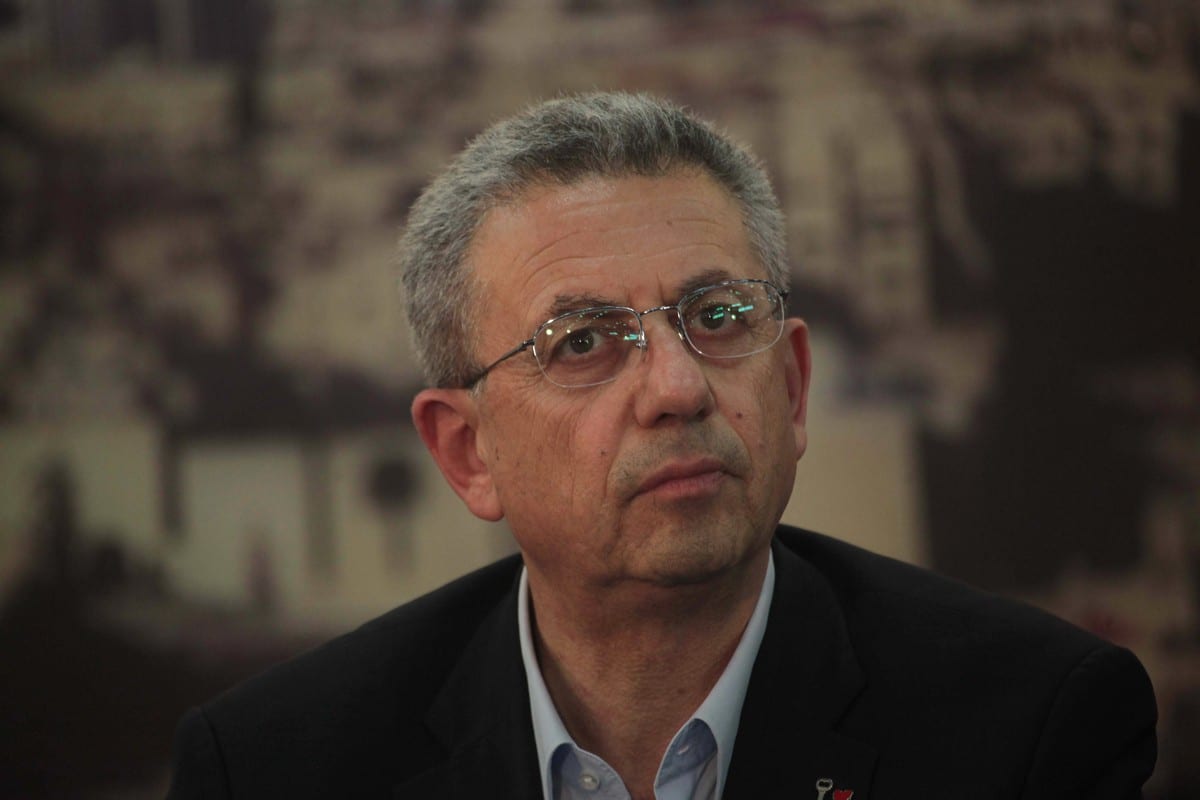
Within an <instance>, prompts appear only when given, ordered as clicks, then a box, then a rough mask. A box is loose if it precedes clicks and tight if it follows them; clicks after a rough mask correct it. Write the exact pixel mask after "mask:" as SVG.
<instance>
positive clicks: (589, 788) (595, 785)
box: [579, 772, 600, 792]
mask: <svg viewBox="0 0 1200 800" xmlns="http://www.w3.org/2000/svg"><path fill="white" fill-rule="evenodd" d="M579 785H580V787H582V788H583V790H584V791H585V792H594V791H596V790H597V789H599V788H600V779H599V778H597V777H596V776H595V775H593V774H592V773H590V772H585V773H583V774H582V775H580V776H579Z"/></svg>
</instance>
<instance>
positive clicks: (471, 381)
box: [462, 338, 534, 389]
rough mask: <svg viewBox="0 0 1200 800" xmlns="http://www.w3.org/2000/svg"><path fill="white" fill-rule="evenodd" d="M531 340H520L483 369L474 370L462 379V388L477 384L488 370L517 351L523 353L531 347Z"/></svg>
mask: <svg viewBox="0 0 1200 800" xmlns="http://www.w3.org/2000/svg"><path fill="white" fill-rule="evenodd" d="M533 342H534V340H533V339H532V338H531V339H526V340H525V341H523V342H521V343H520V344H519V345H517V346H516V347H514V348H513V349H512V350H509V351H508V352H507V353H505V354H504V355H502V356H500V357H499V358H497V359H496V360H495V361H493V362H492V363H491V364H488V365H487V366H486V367H484V368H483V369H481V370H479V371H478V372H476V373H475V374H474V375H473V376H472V377H471V378H469V379H468V380H465V381H463V384H462V388H464V389H470V388H471V387H472V386H474V385H475V384H477V383H479V382H480V381H481V380H483V379H484V378H485V377H486V376H487V374H488V373H489V372H491V371H492V370H494V369H495V368H496V367H498V366H500V365H501V364H502V363H504V362H505V361H507V360H508V359H510V358H512V357H513V356H515V355H516V354H517V353H523V352H525V351H526V350H528V349H529V348H531V347H533Z"/></svg>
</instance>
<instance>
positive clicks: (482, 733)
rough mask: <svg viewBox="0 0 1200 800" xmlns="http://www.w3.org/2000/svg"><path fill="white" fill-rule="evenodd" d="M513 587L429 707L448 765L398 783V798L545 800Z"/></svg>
mask: <svg viewBox="0 0 1200 800" xmlns="http://www.w3.org/2000/svg"><path fill="white" fill-rule="evenodd" d="M516 587H517V584H516V581H515V580H514V581H513V585H512V588H511V589H510V591H509V592H508V593H507V594H506V595H505V596H504V599H503V601H502V602H501V603H500V604H499V605H497V607H496V608H495V609H494V610H493V611H492V613H491V614H490V615H489V616H488V617H487V619H485V621H484V622H483V624H482V625H481V626H480V628H479V630H478V631H477V632H476V634H475V636H474V637H473V638H472V640H471V641H470V643H469V644H468V645H467V647H466V648H465V649H464V650H463V655H462V657H461V658H460V659H459V661H458V664H457V666H456V667H455V669H454V671H453V672H452V673H451V674H450V677H449V678H448V679H447V681H446V683H445V684H444V686H443V687H442V690H441V691H440V692H439V693H438V696H437V697H436V698H435V699H434V701H433V704H432V705H431V706H430V710H429V713H428V715H427V716H426V724H427V725H428V727H429V729H430V731H431V732H432V733H433V735H434V737H435V738H436V739H437V740H438V741H439V742H440V743H441V744H442V745H443V746H444V747H445V748H446V751H447V757H446V759H445V760H443V761H441V762H439V763H436V764H432V765H431V766H430V768H429V769H428V770H426V771H425V772H423V773H421V774H420V775H417V776H416V777H415V778H412V779H410V780H407V781H405V782H403V783H401V784H398V785H397V786H396V787H395V792H394V796H395V797H396V798H397V800H400V799H401V798H403V800H416V798H438V800H441V798H461V799H462V800H467V799H468V798H479V797H488V798H497V800H504V798H512V800H530V798H537V797H541V795H542V786H541V778H540V777H539V774H538V765H537V752H536V748H535V746H534V740H533V722H532V719H531V718H530V713H529V690H528V688H527V686H526V683H525V670H524V667H523V666H522V664H521V652H520V640H519V638H518V633H517V588H516Z"/></svg>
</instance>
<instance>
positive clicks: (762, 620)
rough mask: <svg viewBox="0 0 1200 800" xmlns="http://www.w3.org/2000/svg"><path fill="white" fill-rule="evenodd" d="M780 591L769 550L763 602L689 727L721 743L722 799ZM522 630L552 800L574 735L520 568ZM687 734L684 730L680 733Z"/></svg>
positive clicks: (540, 754) (544, 776)
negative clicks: (552, 682) (553, 692)
mask: <svg viewBox="0 0 1200 800" xmlns="http://www.w3.org/2000/svg"><path fill="white" fill-rule="evenodd" d="M774 591H775V556H774V554H772V553H770V551H768V560H767V574H766V576H765V577H764V578H763V585H762V589H761V590H760V591H759V594H758V603H757V604H756V605H755V606H754V613H753V614H751V615H750V621H749V622H748V623H746V630H745V631H743V632H742V638H741V641H739V642H738V646H737V649H735V650H734V651H733V656H732V657H730V659H729V663H728V664H727V665H726V666H725V671H724V672H722V673H721V677H719V678H718V679H717V682H716V684H714V685H713V688H712V691H710V692H709V693H708V696H707V697H706V698H704V702H702V703H701V704H700V707H699V708H698V709H696V712H695V713H694V714H693V715H692V718H691V719H689V720H688V721H687V723H684V727H687V725H689V724H690V723H691V722H692V721H693V720H697V719H698V720H701V721H703V722H704V723H705V724H706V725H708V727H709V728H710V729H711V731H712V733H713V737H714V738H715V739H716V741H717V758H718V769H719V772H718V773H717V776H718V777H717V796H718V797H720V795H721V792H723V791H724V789H725V778H726V776H727V775H728V774H729V764H730V762H731V761H732V760H733V743H734V740H735V739H736V738H737V730H738V720H739V719H740V718H741V715H742V704H743V703H744V702H745V700H746V690H747V688H748V687H749V685H750V672H751V670H752V669H753V668H754V660H755V659H756V658H757V657H758V648H759V645H761V644H762V639H763V634H764V633H765V632H766V630H767V614H768V612H769V610H770V606H771V596H772V595H773V593H774ZM517 592H518V598H517V628H518V630H519V632H520V637H521V662H522V664H524V666H525V680H526V683H528V685H529V710H530V712H531V713H532V717H533V739H534V743H535V744H536V745H537V754H538V764H539V766H540V768H541V776H542V788H543V793H544V795H545V797H546V800H550V791H551V788H550V787H551V786H553V782H552V773H551V768H552V765H553V759H554V754H555V752H556V751H557V750H558V748H559V747H560V746H561V745H564V744H567V745H574V744H575V742H574V740H572V739H571V734H569V733H567V729H566V726H565V725H563V721H562V718H561V717H560V716H559V715H558V709H556V708H555V707H554V701H553V700H551V699H550V692H549V691H548V690H547V689H546V683H545V681H544V680H543V679H542V671H541V668H540V667H539V666H538V662H537V655H536V652H535V650H534V647H533V630H532V628H531V626H530V616H529V579H528V576H527V575H526V571H525V569H524V568H522V569H521V579H520V584H519V586H518V589H517ZM681 730H682V728H681Z"/></svg>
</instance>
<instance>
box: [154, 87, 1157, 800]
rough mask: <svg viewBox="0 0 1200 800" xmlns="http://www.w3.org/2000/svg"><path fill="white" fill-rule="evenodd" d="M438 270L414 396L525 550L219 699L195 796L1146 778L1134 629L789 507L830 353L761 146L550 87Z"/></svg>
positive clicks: (430, 282) (898, 788) (433, 438)
mask: <svg viewBox="0 0 1200 800" xmlns="http://www.w3.org/2000/svg"><path fill="white" fill-rule="evenodd" d="M403 269H404V285H405V288H406V290H407V295H408V306H409V316H410V322H411V324H412V326H413V330H414V337H415V341H416V343H417V348H418V351H419V353H420V354H421V358H422V360H423V366H424V368H425V370H426V373H427V377H428V380H429V382H430V384H431V386H432V388H429V389H427V390H425V391H423V392H421V393H420V394H419V395H418V397H417V398H416V400H415V402H414V403H413V420H414V422H415V424H416V427H417V429H418V431H419V432H420V434H421V438H422V440H423V441H424V442H425V444H426V446H427V447H428V449H429V451H430V453H431V454H432V455H433V458H434V459H435V460H436V462H437V463H438V466H439V467H440V468H441V470H442V473H443V474H444V475H445V477H446V480H447V481H448V482H449V483H450V485H451V486H452V487H453V488H454V490H455V492H457V494H458V495H459V497H461V498H462V500H463V502H464V503H465V504H466V505H467V507H468V508H469V509H470V510H471V511H472V512H473V513H474V514H476V515H478V516H480V517H482V518H484V519H489V520H499V519H502V518H503V519H506V520H507V522H508V525H509V527H510V528H511V530H512V533H513V536H514V537H515V539H516V542H517V544H518V545H519V548H520V556H519V557H516V556H514V557H511V558H509V559H506V560H504V561H501V562H499V563H497V564H494V565H492V566H490V567H487V568H485V569H483V570H480V571H479V572H476V573H474V574H472V575H468V576H467V577H465V578H462V579H460V580H458V581H456V582H454V583H452V584H450V585H449V586H446V587H444V588H442V589H440V590H439V591H436V592H434V593H433V594H431V595H428V596H426V597H423V598H420V599H418V600H416V601H414V602H412V603H409V604H407V605H405V606H402V607H400V608H398V609H396V610H395V611H393V612H391V613H390V614H388V615H386V616H384V617H382V618H380V619H378V620H375V621H373V622H371V623H368V624H367V625H365V626H364V627H362V628H360V629H359V630H357V631H355V632H354V633H351V634H349V635H347V636H344V637H342V638H340V639H338V640H335V641H334V642H331V643H330V644H327V645H325V646H324V647H322V648H319V649H318V650H316V651H314V652H312V653H309V654H307V655H305V656H302V657H301V658H299V659H297V660H295V661H293V662H290V663H287V664H284V665H282V666H280V667H277V668H275V669H273V670H271V671H269V672H268V673H266V674H265V675H263V676H260V677H258V678H256V679H254V680H252V681H250V682H249V683H247V684H245V685H243V686H241V687H239V688H237V689H234V690H233V691H232V692H230V693H228V694H226V695H225V696H223V697H221V698H219V699H217V700H215V701H214V702H212V703H209V704H207V705H206V706H204V707H202V708H201V709H198V710H194V711H192V712H191V713H190V714H189V715H188V716H187V717H185V719H184V721H183V723H182V724H181V727H180V732H179V737H178V740H177V744H176V748H177V755H176V765H175V775H174V782H173V785H172V790H171V792H172V794H171V796H172V797H177V798H184V797H268V796H271V797H273V796H281V797H283V796H286V797H387V796H392V797H397V798H522V799H524V798H635V799H637V800H641V799H642V798H660V800H667V799H668V798H670V800H676V799H678V798H704V799H705V800H708V799H710V798H718V797H724V798H755V799H756V800H757V799H759V798H774V797H788V798H818V800H820V799H821V798H824V799H825V800H851V798H857V800H862V798H867V797H876V798H895V797H900V798H908V797H956V798H972V799H973V800H978V798H1052V797H1053V798H1063V797H1088V798H1097V797H1113V798H1118V797H1120V798H1127V797H1137V796H1139V795H1140V787H1141V786H1142V784H1143V782H1144V781H1145V779H1146V778H1147V776H1148V775H1149V774H1150V771H1151V769H1152V768H1153V764H1154V758H1155V736H1154V725H1155V708H1154V698H1153V694H1152V690H1151V688H1150V685H1149V682H1148V680H1147V678H1146V675H1145V672H1144V671H1143V670H1142V668H1141V666H1140V664H1138V662H1137V660H1136V659H1135V658H1134V657H1133V656H1132V655H1131V654H1130V653H1129V652H1128V651H1125V650H1122V649H1119V648H1116V647H1113V646H1111V645H1109V644H1106V643H1104V642H1101V641H1100V640H1098V639H1095V638H1093V637H1091V636H1089V635H1087V634H1085V633H1083V632H1082V631H1079V630H1077V629H1074V628H1072V627H1071V626H1069V625H1067V624H1065V623H1063V622H1060V621H1058V620H1055V619H1053V618H1051V617H1049V616H1047V615H1044V614H1041V613H1039V612H1037V611H1034V610H1032V609H1029V608H1025V607H1022V606H1018V605H1016V604H1013V603H1010V602H1007V601H1004V600H1001V599H998V598H995V597H992V596H988V595H983V594H980V593H977V592H974V591H972V590H969V589H967V588H965V587H963V586H960V585H958V584H955V583H952V582H950V581H947V580H944V579H941V578H938V577H936V576H933V575H930V574H928V573H925V572H922V571H920V570H918V569H915V568H913V567H909V566H906V565H902V564H899V563H897V562H894V561H891V560H888V559H884V558H882V557H879V556H874V555H871V554H868V553H865V552H863V551H861V550H858V549H856V548H853V547H850V546H848V545H845V544H841V543H839V542H836V541H834V540H831V539H827V538H825V537H822V536H820V535H818V534H814V533H809V532H804V531H798V530H795V529H791V528H787V527H785V526H780V525H779V519H780V516H781V515H782V513H783V509H784V506H785V505H786V503H787V501H788V497H789V494H790V492H791V488H792V485H793V478H794V473H795V464H796V461H797V460H798V459H799V458H800V456H801V455H802V454H803V453H804V450H805V445H806V431H805V411H806V402H807V394H808V385H809V375H810V365H809V351H808V340H807V330H806V328H805V325H804V323H803V322H801V321H800V320H797V319H788V318H786V316H785V312H784V298H785V295H786V289H787V283H788V269H787V265H786V260H785V255H784V241H783V224H782V219H781V216H780V213H779V209H778V204H777V202H776V200H775V197H774V195H773V193H772V191H771V189H770V186H769V184H768V182H767V179H766V176H765V174H764V172H763V170H762V169H761V167H760V166H759V165H758V164H757V163H756V162H755V161H754V160H753V158H752V157H751V156H750V155H749V154H748V153H747V151H746V150H744V149H742V148H741V147H739V146H737V145H735V144H733V143H731V142H730V141H729V140H728V139H726V138H724V137H723V136H721V135H719V134H717V133H716V132H714V131H713V130H712V129H711V128H710V127H709V126H708V125H707V124H705V123H703V122H700V121H698V120H696V119H695V118H694V117H692V116H690V115H689V114H687V113H686V112H684V111H682V110H680V109H678V108H676V107H674V106H672V105H670V104H668V103H665V102H662V101H659V100H655V99H652V98H647V97H641V96H629V95H620V94H596V95H588V96H583V97H576V98H568V99H562V100H557V101H553V102H549V103H545V104H542V105H540V106H536V107H534V108H532V109H530V110H528V111H526V112H525V113H523V114H521V115H519V116H517V117H515V118H512V119H510V120H507V121H504V122H501V123H499V124H498V125H496V126H494V127H493V128H491V129H490V130H488V131H487V132H485V133H484V134H483V135H481V136H480V137H479V138H478V139H476V140H475V141H474V142H473V143H472V144H471V145H470V146H469V147H468V148H467V149H466V150H465V151H464V153H463V154H462V155H461V156H460V157H459V158H458V159H457V160H456V161H455V162H454V163H453V164H452V165H451V166H450V167H449V169H448V170H447V171H446V172H445V173H444V174H443V175H442V176H441V177H439V178H438V179H437V180H435V181H434V182H433V184H432V185H431V186H430V187H429V188H428V189H427V190H426V192H425V193H424V194H423V196H422V197H421V199H420V200H419V201H418V202H417V203H416V205H415V207H414V208H413V210H412V213H411V215H410V219H409V222H408V228H407V231H406V234H405V237H404V242H403Z"/></svg>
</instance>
